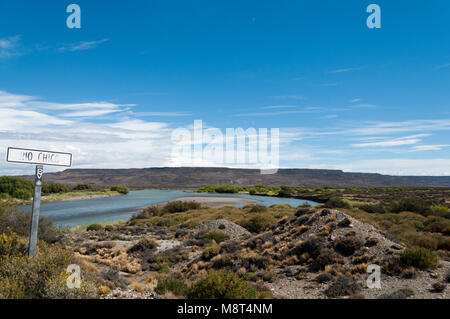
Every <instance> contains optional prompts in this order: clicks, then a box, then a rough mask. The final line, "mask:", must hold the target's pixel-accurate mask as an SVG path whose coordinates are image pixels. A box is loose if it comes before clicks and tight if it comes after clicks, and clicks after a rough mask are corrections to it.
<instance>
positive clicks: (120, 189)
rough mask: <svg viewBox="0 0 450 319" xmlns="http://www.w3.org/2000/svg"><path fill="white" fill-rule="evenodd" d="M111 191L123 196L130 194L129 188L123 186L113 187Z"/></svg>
mask: <svg viewBox="0 0 450 319" xmlns="http://www.w3.org/2000/svg"><path fill="white" fill-rule="evenodd" d="M110 190H111V191H113V192H118V193H120V194H123V195H126V194H128V193H129V192H130V189H129V188H128V187H126V186H122V185H115V186H111V188H110Z"/></svg>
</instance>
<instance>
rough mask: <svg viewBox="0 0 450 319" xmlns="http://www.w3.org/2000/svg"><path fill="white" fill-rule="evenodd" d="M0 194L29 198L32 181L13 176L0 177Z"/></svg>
mask: <svg viewBox="0 0 450 319" xmlns="http://www.w3.org/2000/svg"><path fill="white" fill-rule="evenodd" d="M0 194H4V195H6V196H9V197H11V198H16V199H24V200H29V199H31V197H32V196H33V182H31V181H29V180H26V179H23V178H20V177H15V176H1V177H0Z"/></svg>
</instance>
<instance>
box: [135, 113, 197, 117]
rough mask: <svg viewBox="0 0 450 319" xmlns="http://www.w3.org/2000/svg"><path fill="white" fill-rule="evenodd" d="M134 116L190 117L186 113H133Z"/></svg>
mask: <svg viewBox="0 0 450 319" xmlns="http://www.w3.org/2000/svg"><path fill="white" fill-rule="evenodd" d="M133 114H134V115H136V116H138V117H139V116H169V117H170V116H190V115H191V113H187V112H135V113H133Z"/></svg>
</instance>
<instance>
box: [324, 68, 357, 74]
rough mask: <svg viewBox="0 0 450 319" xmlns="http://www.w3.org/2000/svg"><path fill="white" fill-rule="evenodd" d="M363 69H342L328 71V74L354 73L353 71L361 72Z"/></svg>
mask: <svg viewBox="0 0 450 319" xmlns="http://www.w3.org/2000/svg"><path fill="white" fill-rule="evenodd" d="M361 69H362V67H355V68H342V69H336V70H331V71H328V73H346V72H352V71H358V70H361Z"/></svg>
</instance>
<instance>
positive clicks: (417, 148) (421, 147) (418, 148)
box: [411, 144, 450, 152]
mask: <svg viewBox="0 0 450 319" xmlns="http://www.w3.org/2000/svg"><path fill="white" fill-rule="evenodd" d="M449 146H450V145H449V144H441V145H417V146H414V147H412V148H411V151H412V152H423V151H440V150H442V149H444V148H446V147H449Z"/></svg>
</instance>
